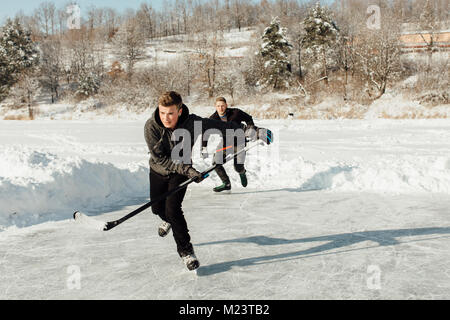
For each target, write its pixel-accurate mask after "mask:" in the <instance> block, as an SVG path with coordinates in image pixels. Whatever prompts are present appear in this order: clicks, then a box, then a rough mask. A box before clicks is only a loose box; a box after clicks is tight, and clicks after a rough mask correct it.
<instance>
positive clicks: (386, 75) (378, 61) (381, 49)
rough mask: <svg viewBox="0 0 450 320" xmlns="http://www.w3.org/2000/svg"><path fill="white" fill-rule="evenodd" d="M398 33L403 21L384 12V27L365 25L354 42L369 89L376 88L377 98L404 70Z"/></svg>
mask: <svg viewBox="0 0 450 320" xmlns="http://www.w3.org/2000/svg"><path fill="white" fill-rule="evenodd" d="M399 35H400V24H399V23H398V22H397V21H396V20H395V17H394V16H389V15H388V14H387V12H385V13H384V19H383V23H382V24H381V29H379V30H370V29H365V28H363V27H362V28H360V32H359V33H358V35H357V39H356V41H355V42H354V49H355V55H356V57H357V61H356V63H357V67H358V69H359V71H360V72H361V73H362V75H363V77H365V79H367V82H368V86H369V91H370V89H371V88H374V89H375V91H376V94H375V96H374V98H375V99H377V98H379V97H381V96H382V95H383V94H384V93H385V92H386V87H387V84H388V82H389V81H391V80H393V79H395V78H396V76H398V75H399V72H400V70H401V64H400V43H399ZM370 95H372V94H370Z"/></svg>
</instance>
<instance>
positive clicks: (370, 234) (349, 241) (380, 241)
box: [196, 227, 450, 276]
mask: <svg viewBox="0 0 450 320" xmlns="http://www.w3.org/2000/svg"><path fill="white" fill-rule="evenodd" d="M414 236H432V237H431V238H426V239H416V240H414V239H411V240H405V241H402V240H401V239H399V238H402V237H414ZM437 238H450V227H443V228H442V227H430V228H414V229H394V230H374V231H362V232H352V233H343V234H334V235H327V236H318V237H310V238H300V239H283V238H272V237H267V236H252V237H245V238H236V239H229V240H222V241H212V242H205V243H199V244H196V246H209V245H221V244H227V243H252V244H256V245H259V246H276V245H284V244H295V243H310V242H311V243H313V242H324V241H326V243H325V244H322V245H319V246H316V247H312V248H310V249H306V250H300V251H293V252H287V253H280V254H274V255H266V256H259V257H252V258H244V259H239V260H234V261H227V262H221V263H215V264H211V265H207V266H200V268H199V269H197V275H198V276H210V275H214V274H217V273H222V272H227V271H229V270H231V269H232V268H233V267H248V266H254V265H260V264H266V263H274V262H277V261H287V260H294V259H301V258H308V257H313V256H319V255H331V254H339V253H346V252H350V251H358V250H368V249H372V248H377V247H382V246H395V245H399V244H406V243H411V242H419V241H425V240H431V239H437ZM361 242H375V243H377V245H368V246H367V247H363V248H353V249H348V250H340V251H332V250H335V249H340V248H345V247H350V246H352V245H354V244H357V243H361Z"/></svg>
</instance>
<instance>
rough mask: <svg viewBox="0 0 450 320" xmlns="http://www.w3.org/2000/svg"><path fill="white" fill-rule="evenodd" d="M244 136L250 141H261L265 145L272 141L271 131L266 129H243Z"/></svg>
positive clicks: (251, 127)
mask: <svg viewBox="0 0 450 320" xmlns="http://www.w3.org/2000/svg"><path fill="white" fill-rule="evenodd" d="M245 136H246V137H247V138H248V139H249V140H250V141H256V140H258V139H259V140H262V141H264V142H265V143H266V144H270V143H271V142H272V141H273V134H272V131H270V130H269V129H266V128H258V127H256V126H249V127H247V128H246V129H245Z"/></svg>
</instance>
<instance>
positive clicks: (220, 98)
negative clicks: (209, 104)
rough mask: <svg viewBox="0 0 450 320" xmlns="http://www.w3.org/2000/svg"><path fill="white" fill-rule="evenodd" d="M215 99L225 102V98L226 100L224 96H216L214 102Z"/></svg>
mask: <svg viewBox="0 0 450 320" xmlns="http://www.w3.org/2000/svg"><path fill="white" fill-rule="evenodd" d="M217 101H222V102H225V103H227V100H226V99H225V98H224V97H217V98H216V102H217Z"/></svg>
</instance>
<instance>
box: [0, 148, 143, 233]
mask: <svg viewBox="0 0 450 320" xmlns="http://www.w3.org/2000/svg"><path fill="white" fill-rule="evenodd" d="M147 195H148V169H147V168H144V167H142V166H138V165H133V164H131V165H129V166H128V167H127V168H119V167H117V166H114V165H113V164H110V163H103V162H89V161H86V160H83V159H81V158H69V159H67V158H60V157H58V156H57V155H55V154H52V153H48V152H44V153H42V152H37V151H32V150H23V149H22V150H20V149H17V148H7V149H4V150H2V151H0V227H2V226H3V227H6V226H10V225H17V226H28V225H31V224H36V223H41V222H44V221H48V220H61V219H69V218H70V217H71V216H72V214H73V212H74V211H76V210H80V211H83V210H87V211H95V210H100V209H101V208H102V207H107V206H113V205H116V204H118V203H121V202H122V203H123V199H130V198H134V199H135V198H137V197H145V196H147Z"/></svg>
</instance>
